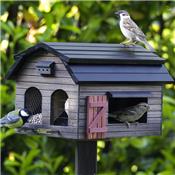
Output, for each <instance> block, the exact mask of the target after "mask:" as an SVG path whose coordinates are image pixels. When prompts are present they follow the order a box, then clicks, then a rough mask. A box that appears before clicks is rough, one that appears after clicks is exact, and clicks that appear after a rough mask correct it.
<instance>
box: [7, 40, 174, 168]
mask: <svg viewBox="0 0 175 175" xmlns="http://www.w3.org/2000/svg"><path fill="white" fill-rule="evenodd" d="M164 62H165V60H164V59H162V58H160V57H159V56H157V55H156V54H155V53H152V52H150V51H148V50H146V49H145V48H143V47H141V46H127V47H126V46H123V45H119V44H97V43H59V42H44V43H39V44H37V45H35V46H33V47H31V48H29V49H27V50H25V51H23V52H21V53H19V54H17V55H15V63H14V65H13V66H12V68H11V69H10V71H9V73H8V75H7V78H8V79H13V80H15V81H16V108H25V107H26V108H28V109H29V110H30V111H31V112H32V113H33V114H34V115H35V114H37V113H41V114H42V118H41V121H40V122H39V124H37V122H34V123H26V124H25V125H24V126H23V128H22V129H21V130H20V131H19V132H20V133H22V134H36V132H35V130H36V129H38V128H45V129H49V131H50V132H48V133H44V134H45V135H48V136H52V137H60V138H65V139H74V140H81V141H82V140H86V141H89V140H98V139H110V138H116V137H124V136H145V135H160V134H161V130H162V129H161V124H162V117H161V115H162V87H163V85H164V84H165V83H170V82H172V81H173V79H172V78H171V76H170V75H169V73H168V71H167V70H166V68H165V66H164V65H163V64H164ZM140 102H146V103H148V104H149V106H150V110H149V111H148V112H147V113H146V114H144V116H143V117H142V118H140V119H139V120H138V124H137V125H136V124H134V123H133V124H132V123H131V125H130V127H129V128H128V127H127V126H126V125H125V124H124V123H120V122H118V121H116V120H111V119H110V118H109V117H108V113H111V112H113V111H117V110H121V109H124V108H126V107H129V106H132V105H136V104H138V103H140ZM89 147H91V148H92V149H91V151H92V150H95V149H93V148H94V145H93V143H91V142H90V145H89ZM83 148H84V149H85V146H83ZM78 152H83V150H82V149H79V150H78ZM94 152H95V151H94ZM91 168H92V167H91ZM92 169H93V168H92ZM93 171H95V168H94V169H93Z"/></svg>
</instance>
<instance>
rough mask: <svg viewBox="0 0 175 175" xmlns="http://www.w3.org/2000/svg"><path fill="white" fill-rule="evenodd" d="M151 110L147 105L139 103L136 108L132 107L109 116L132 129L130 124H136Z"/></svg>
mask: <svg viewBox="0 0 175 175" xmlns="http://www.w3.org/2000/svg"><path fill="white" fill-rule="evenodd" d="M149 109H150V107H149V105H148V104H147V103H144V102H142V103H138V104H137V105H135V106H130V107H128V108H125V109H123V110H121V111H115V112H112V113H109V114H108V116H109V117H111V118H114V119H115V120H117V121H119V122H123V123H126V124H127V126H128V128H129V127H130V124H129V122H136V121H137V120H139V119H140V118H141V117H142V116H143V115H144V114H145V113H146V112H148V110H149Z"/></svg>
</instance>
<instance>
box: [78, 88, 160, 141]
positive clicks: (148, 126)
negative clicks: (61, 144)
mask: <svg viewBox="0 0 175 175" xmlns="http://www.w3.org/2000/svg"><path fill="white" fill-rule="evenodd" d="M161 89H162V87H161V86H149V85H137V86H136V85H135V86H131V85H128V86H119V85H81V86H80V108H79V138H80V139H83V138H85V136H86V117H87V116H86V110H87V109H86V97H87V96H91V95H105V93H106V92H107V91H110V92H119V91H122V92H124V91H131V92H133V94H134V93H136V92H149V94H150V95H149V97H148V104H149V106H150V110H149V112H148V113H147V123H139V124H138V125H137V126H136V125H135V124H131V126H130V127H129V128H127V126H126V125H125V124H123V123H115V124H108V125H107V128H108V131H107V133H106V138H114V137H122V136H142V135H160V133H161V106H162V93H161Z"/></svg>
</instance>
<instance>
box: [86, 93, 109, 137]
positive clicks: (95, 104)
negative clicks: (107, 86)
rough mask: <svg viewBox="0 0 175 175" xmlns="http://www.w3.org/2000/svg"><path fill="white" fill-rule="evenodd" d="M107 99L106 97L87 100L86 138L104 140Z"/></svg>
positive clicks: (89, 97)
mask: <svg viewBox="0 0 175 175" xmlns="http://www.w3.org/2000/svg"><path fill="white" fill-rule="evenodd" d="M107 115H108V99H107V96H106V95H101V96H88V98H87V138H88V139H100V138H104V135H105V133H106V132H107Z"/></svg>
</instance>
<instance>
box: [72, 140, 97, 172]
mask: <svg viewBox="0 0 175 175" xmlns="http://www.w3.org/2000/svg"><path fill="white" fill-rule="evenodd" d="M76 144H77V145H76V153H75V154H76V155H75V167H76V169H75V171H76V175H95V174H96V171H97V142H96V141H77V143H76Z"/></svg>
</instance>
